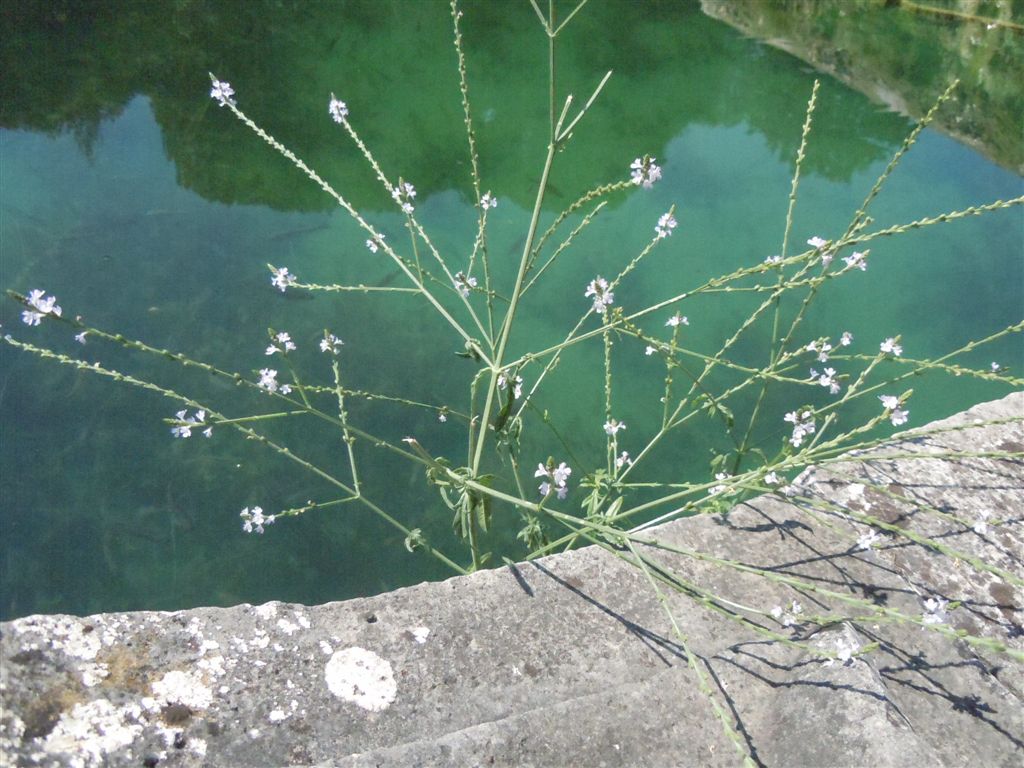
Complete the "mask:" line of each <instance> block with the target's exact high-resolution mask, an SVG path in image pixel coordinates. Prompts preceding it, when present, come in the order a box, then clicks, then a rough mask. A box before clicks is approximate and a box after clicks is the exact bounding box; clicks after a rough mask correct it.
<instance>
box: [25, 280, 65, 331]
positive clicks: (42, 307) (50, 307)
mask: <svg viewBox="0 0 1024 768" xmlns="http://www.w3.org/2000/svg"><path fill="white" fill-rule="evenodd" d="M45 294H46V291H41V290H39V289H38V288H33V289H32V290H31V291H29V292H28V296H26V297H25V300H26V301H27V302H28V304H29V306H30V307H32V309H26V310H25V311H23V312H22V313H21V321H22V322H23V323H25V325H39V321H40V320H42V319H43V316H44V315H53V316H54V317H60V315H61V308H60V307H59V306H57V297H56V296H46V295H45Z"/></svg>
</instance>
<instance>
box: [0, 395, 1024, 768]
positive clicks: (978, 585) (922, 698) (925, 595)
mask: <svg viewBox="0 0 1024 768" xmlns="http://www.w3.org/2000/svg"><path fill="white" fill-rule="evenodd" d="M976 420H986V421H987V420H1003V421H1004V423H1002V424H998V425H990V426H981V427H976V426H975V421H976ZM1022 424H1024V393H1016V394H1014V395H1011V396H1009V397H1007V398H1005V399H1003V400H1000V401H996V402H993V403H987V404H984V405H981V406H978V407H976V408H973V409H971V410H969V411H967V412H965V413H963V414H960V415H958V416H955V417H953V418H952V419H949V420H946V421H945V422H938V423H937V424H936V425H930V426H931V427H936V426H937V427H947V428H950V429H949V430H948V431H943V432H936V433H933V434H930V435H929V436H927V437H919V438H913V439H897V440H896V441H895V442H894V443H893V444H891V445H890V446H887V447H886V448H884V449H879V450H876V451H873V452H872V455H873V456H875V457H876V458H873V459H871V460H869V461H866V462H864V461H856V462H852V461H840V462H837V463H833V464H829V465H828V466H824V467H819V468H816V469H814V470H811V471H808V472H807V473H805V474H804V475H802V476H801V478H800V479H799V484H798V487H799V494H798V495H797V496H796V497H793V498H791V499H787V498H783V497H781V496H770V497H759V498H757V499H754V500H751V501H749V502H745V503H743V504H740V505H739V506H737V507H736V508H734V509H733V510H732V511H731V512H730V513H729V514H728V515H727V516H725V517H722V516H718V515H714V516H700V517H695V518H690V519H687V520H681V521H677V522H674V523H671V524H669V525H667V526H662V527H659V528H657V529H654V530H652V531H651V538H652V539H657V540H658V542H660V544H661V545H662V546H666V545H667V546H671V547H674V548H677V549H684V550H692V552H693V554H691V555H689V556H688V555H684V554H677V553H671V552H667V551H665V550H664V549H660V550H655V548H654V547H644V548H643V550H642V551H643V552H644V553H645V554H648V555H654V554H657V557H658V559H659V562H660V563H661V566H662V568H663V573H664V574H665V575H666V576H667V577H670V578H672V579H675V580H676V582H677V584H680V585H683V586H684V592H688V593H681V592H676V591H671V590H668V589H667V588H666V589H664V590H663V597H664V604H663V603H662V601H661V600H659V596H658V594H657V593H656V592H655V590H654V589H652V587H651V585H650V584H649V583H648V580H647V578H646V577H645V576H644V574H643V573H642V572H641V571H640V570H639V569H637V568H635V567H633V566H630V565H628V564H626V563H624V562H622V560H621V559H618V558H616V557H614V556H613V555H611V554H610V553H608V552H606V551H604V550H602V549H600V548H597V547H590V548H587V549H583V550H579V551H575V552H571V553H567V554H563V555H558V556H553V557H549V558H545V559H543V560H539V561H536V562H533V563H527V564H520V565H517V566H515V567H514V568H513V567H506V568H500V569H497V570H492V571H484V572H480V573H476V574H473V575H471V576H466V577H460V578H455V579H450V580H448V581H445V582H441V583H435V584H421V585H418V586H415V587H410V588H407V589H401V590H397V591H395V592H391V593H387V594H383V595H378V596H376V597H372V598H365V599H359V600H349V601H346V602H340V603H329V604H326V605H320V606H313V607H308V606H302V605H291V604H283V603H268V604H266V605H262V606H250V605H240V606H235V607H232V608H224V609H221V608H199V609H195V610H189V611H180V612H176V613H151V612H137V613H128V614H101V615H96V616H89V617H85V618H77V617H71V616H30V617H27V618H24V619H19V620H16V621H12V622H7V623H4V624H2V625H0V658H2V661H3V666H2V674H0V704H2V712H0V756H2V758H3V764H4V765H17V766H32V765H45V766H83V767H84V766H284V765H312V766H321V767H322V768H327V767H328V766H330V767H332V768H333V767H339V768H340V767H341V766H346V767H348V766H352V767H355V766H478V765H479V766H513V765H515V766H576V765H586V766H691V765H692V766H718V765H736V764H738V763H739V762H740V758H739V757H738V755H737V751H736V749H735V747H734V745H733V743H731V742H730V741H729V740H728V739H727V738H726V737H725V736H724V735H723V729H722V726H721V723H720V722H719V719H718V718H717V717H716V715H715V713H714V711H713V709H712V707H711V705H710V703H709V700H708V698H707V697H706V696H705V694H704V693H702V692H701V691H700V689H699V686H698V684H697V679H698V678H697V676H696V675H695V673H694V671H693V668H692V666H695V667H697V668H698V669H699V670H700V671H701V672H702V675H703V677H704V678H705V679H706V680H707V683H708V686H709V687H710V690H711V692H712V695H713V696H714V700H715V702H716V703H717V705H718V706H719V707H720V709H721V711H722V712H723V717H724V718H725V719H726V720H727V721H728V722H730V723H731V726H732V727H733V728H734V729H735V730H736V732H737V734H738V740H739V742H740V744H741V745H742V747H743V749H744V750H746V751H747V752H748V753H749V754H750V755H751V757H752V758H753V761H754V762H755V764H760V765H766V766H862V765H872V766H908V767H909V766H914V767H915V768H917V767H918V766H923V765H929V766H932V765H943V766H945V765H948V766H953V765H965V764H968V763H971V764H976V765H979V766H986V768H987V767H988V766H993V767H995V766H1007V767H1008V766H1018V765H1021V764H1022V763H1024V705H1022V701H1024V674H1022V668H1024V662H1022V661H1020V660H1018V659H1020V658H1024V657H1021V656H1020V654H1024V589H1022V583H1024V463H1022V459H1021V458H1020V457H1017V458H1012V459H1007V458H996V457H992V456H986V455H984V454H986V453H987V452H991V451H1011V452H1018V453H1021V452H1024V426H1022ZM949 451H971V452H974V453H976V454H979V455H977V456H975V457H972V458H950V457H949V456H948V453H949ZM863 520H869V521H873V522H874V524H875V528H876V529H878V530H880V531H881V534H880V538H879V539H878V540H877V541H876V542H875V545H874V547H873V548H870V549H863V548H860V547H859V546H858V539H859V537H860V536H861V535H862V534H863V533H865V532H866V531H868V527H867V526H866V525H865V524H864V522H863ZM886 526H888V528H886ZM894 530H900V531H902V532H903V535H901V536H895V535H892V534H891V533H889V532H887V531H894ZM907 536H910V537H927V538H928V539H929V540H930V541H931V542H935V543H937V544H938V545H939V546H941V547H943V548H945V549H946V550H947V553H946V554H943V553H942V552H939V551H936V550H935V548H934V547H931V546H927V545H924V544H921V543H915V542H914V541H909V540H908V539H907ZM951 551H955V552H956V553H958V556H957V557H951V556H949V554H948V553H949V552H951ZM698 555H699V556H698ZM708 558H712V559H708ZM983 564H984V565H983ZM752 569H757V570H759V571H760V573H754V572H752ZM797 581H799V583H800V584H801V585H802V586H801V587H800V588H799V589H798V588H796V587H795V586H794V584H796V583H797ZM712 595H713V596H712ZM938 598H942V599H947V600H950V601H954V600H959V601H962V604H961V605H960V606H959V607H957V608H956V609H955V610H949V611H948V615H947V616H945V618H944V624H942V625H933V624H929V625H927V626H924V625H922V624H919V623H907V622H906V621H903V622H897V621H893V620H891V614H886V613H885V611H899V612H901V613H903V614H904V615H906V616H911V617H914V618H915V620H916V621H921V620H922V618H923V617H924V616H926V615H928V614H929V610H928V605H929V604H928V603H926V601H927V600H937V599H938ZM794 600H795V601H797V602H799V603H800V605H801V607H802V612H801V613H797V612H796V611H795V609H794V608H793V605H792V603H793V601H794ZM851 601H853V602H851ZM932 605H935V604H932ZM666 606H667V607H668V608H669V609H670V610H671V612H672V614H673V615H674V617H675V619H676V620H677V622H678V625H679V627H680V630H681V632H682V634H683V636H684V637H685V641H686V646H685V647H684V644H683V642H682V641H681V640H680V638H679V637H678V635H676V633H675V632H674V631H673V628H672V626H671V622H670V620H669V617H668V614H667V613H666V610H665V607H666ZM776 606H778V607H779V608H780V609H782V610H780V611H779V615H778V616H777V617H774V616H772V615H771V614H770V611H771V609H772V608H775V607H776ZM949 607H951V606H947V609H948V608H949ZM931 613H932V615H935V616H936V617H938V614H939V612H938V611H932V612H931ZM825 615H835V616H839V617H847V619H848V620H844V621H836V622H834V623H831V624H827V625H826V626H817V625H815V624H813V623H811V622H809V621H808V619H809V618H810V617H813V616H825ZM787 623H788V624H789V626H787ZM936 626H938V627H939V628H940V629H942V628H945V631H946V635H952V634H953V633H955V632H956V631H962V632H965V633H968V634H970V635H971V636H973V637H974V638H980V639H975V640H973V641H972V642H968V641H967V640H964V639H956V638H955V637H952V636H946V635H943V634H941V633H940V632H939V631H936ZM791 639H792V640H798V641H800V642H801V643H802V644H803V645H797V644H791V643H790V642H789V640H791ZM872 643H875V644H877V650H874V651H873V652H871V653H869V654H867V655H863V656H854V657H853V658H850V659H848V660H845V661H843V660H838V659H827V658H824V657H822V656H820V655H817V654H816V653H815V652H814V650H815V649H817V650H819V651H821V652H823V653H825V654H829V655H835V654H836V653H837V652H838V651H841V650H842V649H844V648H846V649H851V648H855V647H859V648H866V647H868V646H869V645H870V644H872ZM986 643H987V644H988V646H986V645H985V644H986ZM999 645H1002V646H1005V647H1007V648H1009V649H1011V650H1014V651H1016V652H1017V654H1018V659H1014V658H1013V657H1011V656H1010V655H1007V654H1006V653H1003V652H1000V651H999V650H998V649H994V647H995V646H999ZM989 646H991V647H989ZM687 649H688V650H689V654H688V653H687ZM690 654H692V655H690ZM830 662H831V663H830ZM691 664H692V666H691Z"/></svg>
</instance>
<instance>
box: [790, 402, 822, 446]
mask: <svg viewBox="0 0 1024 768" xmlns="http://www.w3.org/2000/svg"><path fill="white" fill-rule="evenodd" d="M785 421H788V422H789V423H790V424H792V425H793V435H792V436H791V437H790V438H789V442H790V444H791V445H792V446H793V447H794V448H799V447H800V445H801V444H802V443H803V441H804V438H805V437H807V435H813V434H814V429H815V427H814V413H813V412H811V411H803V412H799V411H790V412H789V413H787V414H786V416H785Z"/></svg>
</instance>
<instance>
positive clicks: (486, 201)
mask: <svg viewBox="0 0 1024 768" xmlns="http://www.w3.org/2000/svg"><path fill="white" fill-rule="evenodd" d="M480 207H481V208H483V209H484V210H485V211H486V210H487V209H488V208H497V207H498V201H497V200H496V199H495V198H494V197H493V196H492V195H491V193H490V192H489V191H488V192H486V193H485V194H484V196H483V197H481V198H480Z"/></svg>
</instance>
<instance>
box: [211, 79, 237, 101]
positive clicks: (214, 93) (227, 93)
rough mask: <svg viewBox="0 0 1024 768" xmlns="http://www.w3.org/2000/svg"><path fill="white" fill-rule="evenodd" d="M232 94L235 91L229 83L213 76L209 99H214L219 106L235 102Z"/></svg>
mask: <svg viewBox="0 0 1024 768" xmlns="http://www.w3.org/2000/svg"><path fill="white" fill-rule="evenodd" d="M234 95H235V91H234V89H233V88H232V87H231V85H230V83H224V82H221V81H220V80H218V79H217V78H213V87H211V88H210V98H211V99H214V100H215V101H216V102H217V103H218V104H219V105H220V106H222V107H224V106H227V105H228V104H234V103H235V100H234V99H233V98H231V97H232V96H234Z"/></svg>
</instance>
